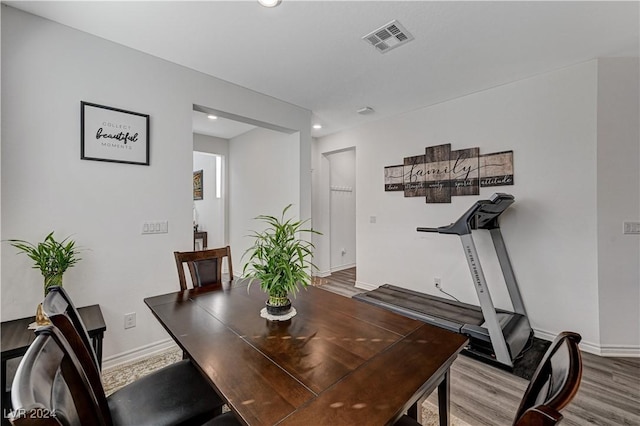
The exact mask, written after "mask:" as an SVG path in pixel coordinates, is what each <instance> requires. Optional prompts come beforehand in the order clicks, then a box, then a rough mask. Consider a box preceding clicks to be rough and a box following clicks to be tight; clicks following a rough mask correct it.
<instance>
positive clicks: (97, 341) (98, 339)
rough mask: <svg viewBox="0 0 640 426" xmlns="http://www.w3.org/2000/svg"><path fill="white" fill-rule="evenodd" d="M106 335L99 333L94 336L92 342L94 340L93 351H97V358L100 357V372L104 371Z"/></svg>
mask: <svg viewBox="0 0 640 426" xmlns="http://www.w3.org/2000/svg"><path fill="white" fill-rule="evenodd" d="M103 337H104V335H103V334H102V333H99V334H98V335H96V336H94V337H93V338H92V339H91V340H93V350H94V351H96V356H97V357H98V366H99V367H100V370H102V338H103Z"/></svg>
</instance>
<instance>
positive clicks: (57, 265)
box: [9, 232, 81, 296]
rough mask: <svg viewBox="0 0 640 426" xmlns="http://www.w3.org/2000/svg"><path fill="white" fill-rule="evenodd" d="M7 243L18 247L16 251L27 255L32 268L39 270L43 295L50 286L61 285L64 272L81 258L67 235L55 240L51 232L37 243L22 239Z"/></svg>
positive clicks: (73, 242)
mask: <svg viewBox="0 0 640 426" xmlns="http://www.w3.org/2000/svg"><path fill="white" fill-rule="evenodd" d="M9 243H10V244H11V245H12V246H13V247H15V248H17V249H18V253H24V254H26V255H27V256H29V257H30V258H31V259H32V260H33V262H34V265H33V268H35V269H39V270H40V273H42V276H43V277H44V295H45V296H46V295H47V293H48V292H49V288H51V287H52V286H62V275H63V274H64V272H65V271H66V270H67V269H69V268H71V267H72V266H74V265H75V264H76V263H77V262H78V261H79V260H81V259H80V257H78V254H79V249H78V248H77V247H76V243H75V241H73V240H70V239H69V237H67V238H65V239H63V240H62V241H56V239H55V238H54V236H53V232H51V233H50V234H49V235H47V236H46V237H45V239H44V241H42V242H40V243H38V244H37V245H36V244H32V243H30V242H28V241H24V240H9Z"/></svg>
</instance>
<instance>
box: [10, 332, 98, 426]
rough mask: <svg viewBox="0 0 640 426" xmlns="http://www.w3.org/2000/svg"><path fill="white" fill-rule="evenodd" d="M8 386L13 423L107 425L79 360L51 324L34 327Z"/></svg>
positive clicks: (16, 424) (21, 425) (20, 425)
mask: <svg viewBox="0 0 640 426" xmlns="http://www.w3.org/2000/svg"><path fill="white" fill-rule="evenodd" d="M35 333H36V338H35V340H34V341H33V342H32V343H31V345H29V348H28V349H27V352H26V353H25V355H24V356H23V357H22V360H21V361H20V364H19V365H18V370H17V371H16V375H15V378H14V379H13V384H12V387H11V403H12V406H13V411H12V412H11V413H10V414H9V420H10V421H11V423H12V424H13V425H15V426H23V425H24V426H32V425H38V426H54V425H55V426H59V425H85V424H86V425H96V426H108V425H110V422H108V421H107V419H105V418H104V417H103V415H102V411H101V410H100V409H99V407H98V403H97V401H96V399H95V397H94V394H93V392H92V390H91V385H90V384H89V381H88V378H87V377H86V374H85V373H84V370H83V368H82V365H81V363H80V360H79V359H78V358H77V357H76V356H75V354H74V352H73V350H72V349H71V347H70V345H69V344H68V342H67V341H66V340H65V339H64V337H63V336H62V334H61V333H60V332H59V331H58V330H57V329H56V328H55V327H54V326H51V325H50V326H44V327H40V328H38V329H37V330H36V332H35Z"/></svg>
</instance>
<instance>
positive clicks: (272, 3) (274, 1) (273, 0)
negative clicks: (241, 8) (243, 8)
mask: <svg viewBox="0 0 640 426" xmlns="http://www.w3.org/2000/svg"><path fill="white" fill-rule="evenodd" d="M281 2H282V0H258V3H260V4H261V5H263V6H264V7H276V6H278V5H279V4H280V3H281Z"/></svg>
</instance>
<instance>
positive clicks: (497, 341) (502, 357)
mask: <svg viewBox="0 0 640 426" xmlns="http://www.w3.org/2000/svg"><path fill="white" fill-rule="evenodd" d="M460 239H461V241H462V248H463V249H464V254H465V257H466V259H467V263H468V264H469V270H470V271H471V279H472V280H473V284H474V287H475V289H476V293H477V294H478V300H479V301H480V308H481V309H482V315H483V316H484V320H485V326H486V328H487V330H488V331H489V336H490V337H491V344H492V346H493V351H494V352H495V354H496V359H497V360H498V362H500V363H502V364H504V365H507V366H509V367H513V362H512V361H511V355H510V354H509V348H507V342H506V340H505V338H504V334H502V327H500V322H499V321H498V314H497V313H496V308H495V306H494V304H493V301H492V300H491V294H490V293H489V288H488V287H487V280H486V279H485V277H484V272H483V271H482V266H480V260H479V257H478V251H477V250H476V245H475V243H474V242H473V237H472V236H471V234H463V235H460Z"/></svg>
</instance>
